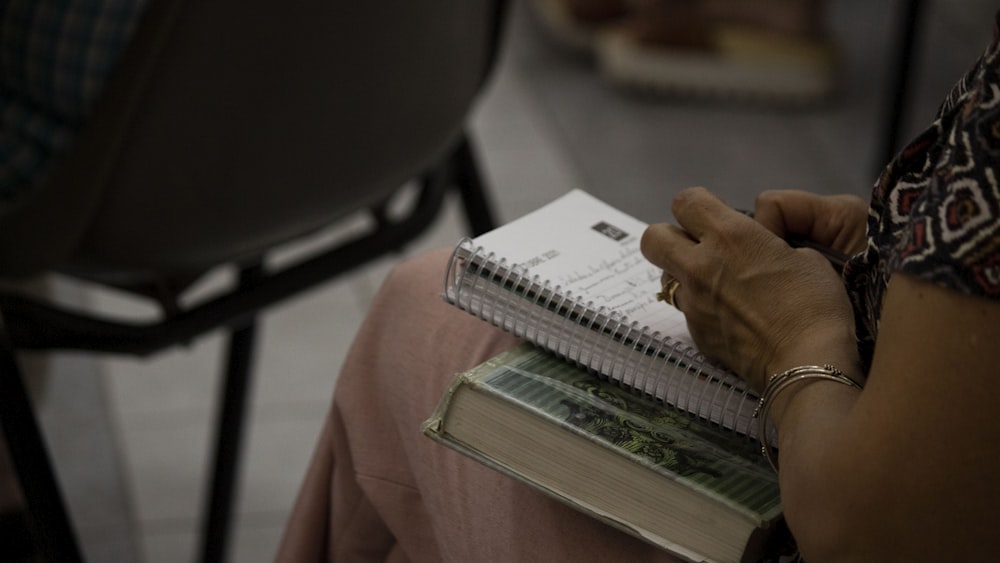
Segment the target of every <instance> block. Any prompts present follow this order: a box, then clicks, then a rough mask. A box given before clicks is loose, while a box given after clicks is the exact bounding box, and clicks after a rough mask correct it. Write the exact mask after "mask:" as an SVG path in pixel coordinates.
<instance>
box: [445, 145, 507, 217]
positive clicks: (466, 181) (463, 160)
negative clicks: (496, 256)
mask: <svg viewBox="0 0 1000 563" xmlns="http://www.w3.org/2000/svg"><path fill="white" fill-rule="evenodd" d="M452 166H453V167H454V174H455V175H454V182H455V184H456V186H457V187H458V191H459V194H460V195H461V196H462V205H463V207H464V208H465V218H466V221H468V227H469V231H470V232H471V233H472V236H479V235H481V234H483V233H485V232H487V231H491V230H493V229H494V228H495V227H496V224H497V223H496V219H495V218H494V214H493V209H492V206H491V204H490V202H489V199H488V196H487V194H486V186H485V184H484V183H483V180H482V174H481V173H480V171H479V162H478V159H477V158H476V154H475V151H474V150H473V147H472V143H471V141H470V140H469V137H468V136H467V135H463V136H462V139H461V141H460V142H459V144H458V146H457V147H456V148H455V152H454V153H453V154H452Z"/></svg>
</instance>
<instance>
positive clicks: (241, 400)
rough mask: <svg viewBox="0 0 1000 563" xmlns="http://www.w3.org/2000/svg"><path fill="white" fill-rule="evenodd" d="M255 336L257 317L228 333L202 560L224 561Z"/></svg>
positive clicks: (255, 270)
mask: <svg viewBox="0 0 1000 563" xmlns="http://www.w3.org/2000/svg"><path fill="white" fill-rule="evenodd" d="M261 273H262V269H261V266H260V265H259V264H255V265H253V266H250V267H247V268H244V269H243V270H242V271H241V272H240V283H241V284H242V285H246V284H248V283H251V282H253V281H254V280H256V279H258V278H259V277H260V275H261ZM256 337H257V320H256V318H255V317H252V318H251V319H250V320H248V321H247V322H246V324H244V325H243V326H241V327H240V328H237V329H234V330H233V331H232V332H231V333H230V337H229V348H228V358H227V365H226V379H225V388H224V389H223V392H222V395H221V396H220V398H219V399H220V400H219V411H218V418H217V422H216V441H215V450H214V456H215V459H214V461H213V464H212V468H213V469H212V482H211V488H210V491H209V498H208V503H207V504H206V505H205V508H204V518H205V520H204V523H203V525H204V528H203V530H202V534H203V535H202V538H201V542H202V545H201V561H203V562H205V563H209V562H211V563H221V562H223V561H225V560H226V555H227V551H228V547H229V539H230V535H231V533H232V525H231V524H232V513H233V504H234V500H235V496H236V495H235V493H236V491H237V487H238V484H239V475H238V471H237V469H238V462H239V457H240V448H241V446H242V439H243V422H244V419H245V414H244V413H245V411H246V402H247V396H248V395H249V389H250V376H251V368H252V363H253V351H254V344H255V341H256Z"/></svg>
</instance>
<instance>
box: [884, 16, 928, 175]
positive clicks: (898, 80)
mask: <svg viewBox="0 0 1000 563" xmlns="http://www.w3.org/2000/svg"><path fill="white" fill-rule="evenodd" d="M901 10H902V18H901V21H900V23H899V25H900V29H899V31H897V36H896V45H895V53H893V58H892V59H891V62H892V63H894V64H895V65H896V66H895V68H894V69H893V72H894V74H893V76H892V82H891V83H890V90H889V96H888V99H887V100H886V108H885V111H886V114H887V116H886V125H885V130H884V131H883V133H882V146H881V147H879V151H880V152H879V153H878V155H876V156H877V158H878V160H877V162H876V163H875V173H876V174H879V173H881V172H882V169H883V168H885V166H886V165H887V164H889V162H891V161H892V159H893V158H894V157H895V156H896V152H897V151H899V150H900V148H901V147H899V146H898V145H899V136H900V133H901V132H902V129H903V120H904V118H905V117H906V110H907V102H909V100H910V96H909V95H908V94H909V92H908V90H909V88H910V85H911V83H912V81H911V80H910V77H911V74H912V69H913V62H914V61H913V60H914V58H915V57H916V53H914V47H915V45H916V39H917V33H918V32H919V30H920V25H921V23H922V22H923V18H924V12H925V10H924V2H923V0H908V1H907V2H906V3H905V4H903V6H902V8H901Z"/></svg>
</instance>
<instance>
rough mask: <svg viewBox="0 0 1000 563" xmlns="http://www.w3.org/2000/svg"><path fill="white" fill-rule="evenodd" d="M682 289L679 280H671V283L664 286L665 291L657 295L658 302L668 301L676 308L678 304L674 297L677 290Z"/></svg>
mask: <svg viewBox="0 0 1000 563" xmlns="http://www.w3.org/2000/svg"><path fill="white" fill-rule="evenodd" d="M680 287H681V282H680V281H678V280H677V278H670V281H668V282H667V283H665V284H663V289H662V290H661V291H660V292H659V293H657V294H656V300H657V301H666V302H667V304H669V305H670V306H671V307H676V306H677V302H676V301H674V295H675V294H676V293H677V290H678V289H679V288H680Z"/></svg>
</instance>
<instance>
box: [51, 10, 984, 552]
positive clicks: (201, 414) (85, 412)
mask: <svg viewBox="0 0 1000 563" xmlns="http://www.w3.org/2000/svg"><path fill="white" fill-rule="evenodd" d="M929 4H930V6H929V14H928V17H927V18H926V21H925V26H924V29H923V32H922V34H921V47H920V50H919V53H918V55H919V59H918V61H919V64H918V67H917V72H916V73H915V84H916V86H915V95H914V97H913V104H912V108H911V111H910V115H912V116H914V119H912V120H911V122H909V123H924V122H926V119H927V117H928V116H929V115H930V114H931V113H932V111H933V109H934V107H935V106H936V103H937V101H938V100H939V98H940V97H941V96H942V95H943V93H944V92H945V91H946V89H947V88H948V87H949V86H950V84H951V83H952V82H953V81H954V80H955V78H957V76H958V75H959V74H960V73H961V72H962V71H964V69H965V68H967V67H968V65H969V64H970V63H971V61H972V60H973V57H974V56H975V55H976V54H978V52H979V51H980V50H981V48H982V46H983V45H985V41H986V40H987V39H988V38H989V35H990V25H989V22H990V18H991V15H992V8H990V7H989V6H988V3H987V2H985V1H984V0H961V1H958V2H955V1H951V0H949V1H947V2H946V1H944V0H938V1H936V2H931V3H929ZM900 8H901V2H899V1H892V2H868V1H867V0H839V1H834V2H831V4H830V10H831V14H830V15H831V23H832V27H833V31H834V34H835V37H836V38H837V40H838V41H839V42H840V44H841V45H842V46H843V48H844V53H843V54H844V77H843V82H842V86H843V92H842V95H841V96H840V97H839V99H838V100H837V102H836V103H834V104H832V105H830V106H829V107H823V108H814V109H809V110H796V111H790V112H789V111H781V110H776V109H773V108H763V107H752V106H745V105H743V106H739V105H738V106H730V105H725V104H716V103H702V102H697V101H683V100H656V99H651V98H649V97H643V96H634V95H629V94H626V93H623V92H622V91H620V90H618V89H617V88H614V87H612V86H610V85H608V84H607V83H605V82H604V81H602V80H600V79H599V77H598V76H597V75H596V73H595V72H594V71H593V69H592V68H591V66H590V64H589V63H588V62H587V61H586V60H583V59H581V58H579V57H571V56H567V54H566V53H564V52H562V51H560V50H558V49H554V48H552V45H550V44H549V43H548V42H547V41H545V39H544V38H543V37H542V36H541V35H540V33H539V30H538V27H537V25H536V24H535V22H534V20H533V19H532V18H531V17H530V16H529V14H528V13H527V10H526V9H525V7H524V6H522V5H521V3H515V4H514V11H513V14H512V16H513V17H512V19H511V25H510V28H509V34H508V42H507V49H506V51H505V54H504V57H503V59H502V64H501V66H500V68H499V71H498V73H497V75H496V76H495V79H494V81H493V83H492V85H491V87H490V89H489V91H488V92H487V95H486V96H485V97H484V99H483V100H482V103H481V104H480V105H479V106H478V108H477V109H476V112H475V115H474V119H473V131H474V134H475V139H476V141H477V142H478V145H479V147H480V152H481V155H482V157H483V161H484V165H485V169H486V172H487V176H488V178H489V181H490V184H491V185H492V186H493V190H494V195H495V200H496V205H497V208H498V211H499V213H500V215H501V217H502V218H504V219H510V218H513V217H516V216H518V215H520V214H521V213H523V212H525V211H528V210H530V209H532V208H534V207H536V206H537V205H539V204H541V203H543V202H545V201H548V200H549V199H551V198H552V197H554V196H556V195H559V194H561V193H563V192H565V191H566V190H567V189H570V188H572V187H583V188H586V189H588V190H590V191H592V192H593V193H595V194H596V195H599V196H600V197H602V198H604V199H606V200H608V201H610V202H611V203H613V204H615V205H618V206H620V207H621V208H623V209H625V210H626V211H629V212H631V213H633V214H635V215H636V216H638V217H640V218H642V219H644V220H647V221H654V220H662V219H665V218H666V217H667V210H668V209H669V207H668V206H669V201H670V199H671V197H672V195H673V194H674V193H675V192H676V191H677V190H678V189H680V188H682V187H685V186H688V185H693V184H703V185H706V186H709V187H711V188H713V189H715V190H716V191H718V192H719V193H721V194H722V195H723V196H724V197H725V198H726V199H727V200H729V201H730V203H732V204H734V205H740V206H747V205H750V203H751V202H752V198H753V195H754V194H755V193H756V192H757V191H758V190H760V189H763V188H773V187H796V188H808V189H812V190H816V191H821V192H828V193H829V192H853V193H858V194H864V193H865V192H866V191H867V190H868V189H869V187H870V185H871V182H872V179H873V178H874V175H875V171H876V162H875V160H876V159H877V158H876V152H877V149H878V147H879V142H880V139H881V134H882V132H881V129H880V128H879V127H878V126H877V124H878V123H879V118H880V116H881V115H882V114H883V112H884V110H885V106H884V101H885V97H884V94H885V90H886V88H887V84H886V83H887V77H888V76H889V74H890V73H889V72H888V68H889V66H888V65H889V61H890V56H891V49H890V44H891V38H892V34H893V31H894V29H895V27H894V23H895V19H894V18H895V17H896V16H895V15H896V13H897V12H898V11H899V9H900ZM917 116H919V117H917ZM909 123H908V125H907V131H908V132H912V131H914V130H915V128H914V126H913V125H911V124H909ZM460 224H461V223H460V221H459V219H458V217H457V211H456V210H455V209H453V208H451V209H449V211H448V213H447V214H446V216H445V217H444V218H443V220H442V221H441V222H440V224H439V225H438V227H437V228H436V229H435V230H434V231H433V232H432V233H431V234H430V235H428V236H426V237H424V238H423V239H421V240H419V241H417V242H416V243H415V244H414V245H413V247H412V249H411V252H418V251H420V250H421V249H424V248H428V247H432V246H441V245H448V244H451V243H452V242H454V241H455V240H456V239H457V238H458V237H459V236H460V235H461V234H463V233H462V229H461V227H460ZM388 267H389V261H382V262H380V263H378V264H376V265H374V266H371V267H368V268H365V269H363V270H361V271H359V272H357V273H356V274H353V275H351V276H349V277H347V278H346V279H342V280H340V281H338V282H336V283H331V284H329V285H328V286H326V287H324V288H323V289H321V290H318V291H315V292H313V293H311V294H308V295H305V296H302V297H301V298H299V299H296V300H294V301H292V302H290V303H287V304H284V305H281V306H280V307H277V308H275V309H274V310H273V311H271V312H269V313H268V314H267V315H266V317H265V319H264V326H263V334H262V335H261V343H262V348H261V350H260V354H259V356H258V364H257V370H256V373H257V379H256V382H255V387H254V390H253V407H252V412H251V413H250V416H251V422H250V436H249V445H248V448H247V450H246V459H245V462H244V465H243V468H244V473H243V484H242V488H241V497H240V501H239V507H238V521H237V524H238V527H237V530H236V534H235V546H234V549H235V553H234V557H233V560H234V561H240V562H254V561H269V560H271V558H272V557H273V553H274V549H275V547H276V545H277V542H278V539H279V537H280V535H281V531H282V528H283V526H284V522H285V518H286V516H287V513H288V510H289V508H290V506H291V503H292V501H293V499H294V496H295V493H296V489H297V486H298V484H299V481H300V479H301V477H302V473H303V470H304V468H305V466H306V464H307V462H308V459H309V455H310V452H311V450H312V447H313V445H314V440H315V438H316V435H317V432H318V429H319V427H320V424H321V423H322V420H323V416H324V414H325V412H326V408H327V405H328V402H329V398H330V395H331V391H332V389H333V383H334V378H335V375H336V373H337V367H338V365H339V362H340V359H341V358H342V357H343V355H344V352H345V350H346V349H347V347H348V345H349V342H350V339H351V336H352V334H353V332H354V330H355V328H356V327H357V325H358V323H359V322H360V321H361V319H362V318H363V315H364V313H365V309H366V306H367V304H368V302H369V300H370V297H371V295H372V293H373V291H374V290H375V288H376V287H377V285H378V283H379V280H380V279H381V277H382V276H383V275H384V274H385V272H386V271H387V268H388ZM220 275H221V276H222V277H224V274H220ZM65 291H67V292H69V293H70V294H72V295H73V296H75V297H76V298H79V293H80V290H79V289H77V288H69V289H66V290H65ZM83 298H85V299H87V300H89V301H90V302H91V303H93V304H97V305H100V306H107V307H110V308H113V309H117V310H119V311H142V308H141V306H139V305H137V304H135V303H132V302H129V301H127V300H125V299H123V298H121V297H119V296H115V295H110V294H108V293H105V292H99V291H94V290H92V289H86V290H84V296H83ZM220 343H221V338H220V337H217V336H216V337H210V338H206V339H204V340H200V341H197V342H195V343H193V344H192V345H191V347H190V348H188V349H183V350H177V351H174V352H171V353H168V354H164V355H160V356H156V357H154V358H150V359H148V360H142V361H136V360H129V359H114V360H110V361H102V362H100V363H97V364H95V363H94V362H92V361H90V360H89V359H88V358H86V357H81V356H76V355H67V356H59V357H58V358H57V363H60V362H61V363H60V364H59V365H58V366H56V369H55V370H54V371H55V375H54V377H53V378H52V380H51V382H50V392H49V396H48V398H47V399H46V401H45V407H44V411H45V422H46V424H47V427H48V428H49V429H50V431H51V432H52V433H53V434H55V438H54V442H55V444H54V446H53V448H54V450H55V451H56V455H57V457H58V458H59V463H60V467H61V468H62V471H63V472H64V476H63V478H64V480H65V482H66V488H67V496H68V497H69V498H70V501H71V504H72V506H73V510H74V513H75V514H76V517H77V521H78V522H82V523H83V524H82V525H80V530H79V531H80V534H81V536H82V537H83V538H84V542H85V544H86V547H87V552H88V554H89V555H90V558H91V559H92V560H94V561H127V560H130V559H132V560H143V561H148V562H150V563H156V562H176V561H186V560H191V559H192V558H193V556H194V552H195V543H196V528H197V519H198V514H199V511H200V504H199V502H200V498H201V495H202V493H203V477H204V468H205V465H206V460H207V448H208V445H207V444H208V431H207V428H208V424H209V422H210V420H211V416H212V413H213V400H214V395H215V391H216V388H215V386H216V384H217V381H216V378H215V377H214V374H215V373H216V371H217V369H218V366H219V363H220V358H219V349H220ZM81 370H82V372H84V373H90V374H91V375H90V377H89V378H88V377H81V376H80V375H79V374H80V372H81ZM70 371H73V372H75V374H76V375H75V376H74V377H72V378H71V377H65V376H64V375H63V374H64V373H65V372H70ZM66 405H76V407H75V408H73V409H66V408H65V406H66ZM81 421H82V422H81ZM84 431H86V432H87V433H88V435H89V436H91V438H90V439H89V440H90V441H87V442H81V440H80V438H79V436H80V434H82V433H83V432H84ZM93 436H97V438H94V437H93ZM101 436H104V439H103V440H102V439H101V438H100V437H101ZM81 444H83V446H81Z"/></svg>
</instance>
